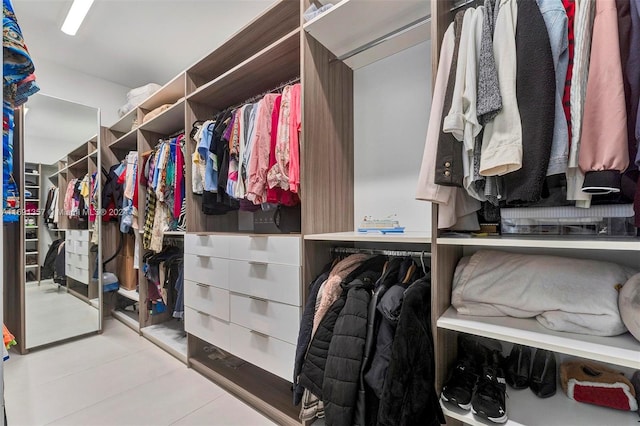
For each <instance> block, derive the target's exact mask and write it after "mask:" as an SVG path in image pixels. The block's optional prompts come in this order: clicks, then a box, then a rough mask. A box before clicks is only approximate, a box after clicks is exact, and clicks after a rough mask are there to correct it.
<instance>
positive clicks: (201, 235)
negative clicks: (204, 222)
mask: <svg viewBox="0 0 640 426" xmlns="http://www.w3.org/2000/svg"><path fill="white" fill-rule="evenodd" d="M196 236H197V237H208V236H209V234H196Z"/></svg>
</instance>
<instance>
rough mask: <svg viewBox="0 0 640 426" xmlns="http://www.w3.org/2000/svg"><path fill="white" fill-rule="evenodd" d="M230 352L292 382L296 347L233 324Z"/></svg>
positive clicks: (231, 325) (230, 327) (230, 328)
mask: <svg viewBox="0 0 640 426" xmlns="http://www.w3.org/2000/svg"><path fill="white" fill-rule="evenodd" d="M229 330H230V335H229V336H230V344H231V349H230V350H229V352H231V353H232V354H234V355H235V356H237V357H239V358H242V359H244V360H245V361H248V362H250V363H252V364H254V365H256V366H258V367H260V368H262V369H263V370H266V371H268V372H270V373H273V374H275V375H276V376H279V377H282V378H283V379H285V380H287V381H291V375H292V371H293V364H294V359H295V354H296V346H295V345H292V344H291V343H287V342H284V341H282V340H279V339H276V338H275V337H272V336H268V335H266V334H264V333H261V332H259V331H257V330H252V329H249V328H245V327H242V326H239V325H237V324H234V323H231V324H230V326H229Z"/></svg>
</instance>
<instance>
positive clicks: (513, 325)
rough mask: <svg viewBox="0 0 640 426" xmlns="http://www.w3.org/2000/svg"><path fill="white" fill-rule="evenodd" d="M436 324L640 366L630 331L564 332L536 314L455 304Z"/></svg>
mask: <svg viewBox="0 0 640 426" xmlns="http://www.w3.org/2000/svg"><path fill="white" fill-rule="evenodd" d="M437 324H438V327H439V328H443V329H447V330H454V331H458V332H462V333H468V334H474V335H478V336H484V337H488V338H491V339H497V340H503V341H506V342H512V343H517V344H521V345H526V346H532V347H536V348H542V349H547V350H550V351H553V352H560V353H564V354H568V355H573V356H578V357H582V358H588V359H593V360H595V361H600V362H606V363H609V364H615V365H621V366H625V367H631V368H635V369H640V342H638V341H637V340H636V339H634V338H633V336H631V334H629V333H625V334H622V335H620V336H613V337H601V336H589V335H585V334H576V333H565V332H561V331H553V330H549V329H547V328H545V327H543V326H542V325H541V324H540V323H538V321H536V320H535V319H534V318H512V317H478V316H469V315H460V314H458V312H457V311H456V309H455V308H454V307H450V308H449V309H447V311H446V312H445V313H444V314H443V315H442V316H441V317H440V318H439V319H438V323H437Z"/></svg>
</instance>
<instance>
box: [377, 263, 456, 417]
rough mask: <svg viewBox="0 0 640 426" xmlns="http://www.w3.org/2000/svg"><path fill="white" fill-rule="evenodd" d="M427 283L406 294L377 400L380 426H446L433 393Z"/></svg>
mask: <svg viewBox="0 0 640 426" xmlns="http://www.w3.org/2000/svg"><path fill="white" fill-rule="evenodd" d="M430 279H431V277H430V276H429V275H427V277H425V278H422V279H420V280H418V281H416V282H415V283H413V284H412V285H411V286H409V288H408V289H407V290H406V291H405V294H404V301H403V303H402V311H401V313H400V320H399V321H398V327H397V329H396V336H395V339H394V341H393V347H392V351H391V363H390V364H389V370H388V371H387V377H386V379H385V383H384V390H383V392H382V399H381V400H380V411H379V412H378V424H379V425H381V426H384V425H389V426H403V425H425V426H432V425H438V424H444V423H445V418H444V415H443V413H442V409H441V408H440V403H439V401H438V395H437V393H436V389H435V359H434V352H433V351H434V348H433V337H432V335H431V281H430Z"/></svg>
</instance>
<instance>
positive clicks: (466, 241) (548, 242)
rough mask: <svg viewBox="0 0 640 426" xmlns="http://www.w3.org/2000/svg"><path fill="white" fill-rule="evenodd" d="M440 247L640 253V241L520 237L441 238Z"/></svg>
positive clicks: (439, 240)
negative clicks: (524, 248) (526, 248)
mask: <svg viewBox="0 0 640 426" xmlns="http://www.w3.org/2000/svg"><path fill="white" fill-rule="evenodd" d="M436 242H437V244H439V245H453V246H476V247H528V248H550V249H554V248H555V249H580V250H616V251H640V239H637V238H629V239H626V240H625V239H592V240H585V239H573V238H566V239H550V238H518V237H470V238H465V237H439V238H438V239H437V240H436Z"/></svg>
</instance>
